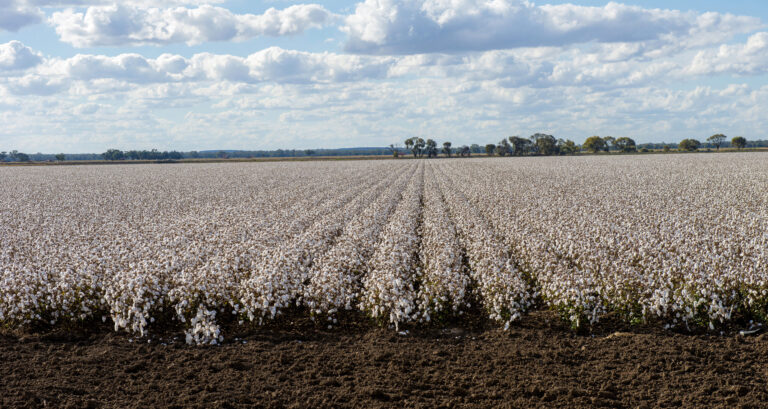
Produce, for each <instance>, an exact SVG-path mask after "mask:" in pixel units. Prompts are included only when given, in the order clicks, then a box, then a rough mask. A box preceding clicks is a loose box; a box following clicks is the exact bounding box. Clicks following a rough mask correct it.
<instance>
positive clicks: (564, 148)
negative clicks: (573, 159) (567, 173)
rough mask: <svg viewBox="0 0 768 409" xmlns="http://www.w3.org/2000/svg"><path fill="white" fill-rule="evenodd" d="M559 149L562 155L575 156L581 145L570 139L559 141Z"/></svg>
mask: <svg viewBox="0 0 768 409" xmlns="http://www.w3.org/2000/svg"><path fill="white" fill-rule="evenodd" d="M557 148H558V150H559V151H560V154H562V155H575V154H576V152H578V151H579V145H576V142H574V141H572V140H570V139H567V140H562V139H559V140H558V141H557Z"/></svg>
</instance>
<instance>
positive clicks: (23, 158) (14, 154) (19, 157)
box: [10, 151, 29, 162]
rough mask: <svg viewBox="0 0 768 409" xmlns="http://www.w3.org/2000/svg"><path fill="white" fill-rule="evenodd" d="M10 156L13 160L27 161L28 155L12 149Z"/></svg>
mask: <svg viewBox="0 0 768 409" xmlns="http://www.w3.org/2000/svg"><path fill="white" fill-rule="evenodd" d="M10 157H11V160H12V161H15V162H29V155H27V154H26V153H22V152H19V151H12V152H11V155H10Z"/></svg>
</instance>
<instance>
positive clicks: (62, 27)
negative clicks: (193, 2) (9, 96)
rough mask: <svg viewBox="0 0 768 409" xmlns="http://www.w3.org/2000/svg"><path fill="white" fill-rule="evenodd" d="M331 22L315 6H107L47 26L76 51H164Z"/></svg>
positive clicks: (70, 13)
mask: <svg viewBox="0 0 768 409" xmlns="http://www.w3.org/2000/svg"><path fill="white" fill-rule="evenodd" d="M334 19H335V16H334V14H333V13H331V12H329V11H328V10H326V9H325V8H324V7H322V6H320V5H317V4H300V5H293V6H290V7H288V8H285V9H283V10H277V9H275V8H270V9H268V10H267V11H265V12H264V13H263V14H258V15H255V14H235V13H232V12H231V11H229V10H227V9H225V8H221V7H214V6H210V5H204V6H200V7H197V8H187V7H174V8H145V7H138V6H126V5H112V6H104V7H88V8H87V9H86V10H85V12H77V11H74V10H72V9H68V10H65V11H61V12H55V13H53V15H52V17H51V18H50V19H49V22H50V23H51V24H52V25H53V26H54V27H55V29H56V32H57V33H58V34H59V36H60V38H61V40H62V41H64V42H66V43H69V44H72V45H74V46H75V47H93V46H117V45H147V44H151V45H163V44H171V43H187V44H189V45H192V44H198V43H202V42H209V41H240V40H245V39H249V38H254V37H259V36H273V37H277V36H287V35H294V34H299V33H302V32H304V31H305V30H308V29H311V28H320V27H323V26H325V25H327V24H329V23H330V22H332V21H333V20H334Z"/></svg>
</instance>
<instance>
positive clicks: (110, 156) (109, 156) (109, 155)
mask: <svg viewBox="0 0 768 409" xmlns="http://www.w3.org/2000/svg"><path fill="white" fill-rule="evenodd" d="M101 157H103V158H104V160H124V159H125V153H124V152H123V151H121V150H120V149H107V151H106V152H104V153H102V154H101Z"/></svg>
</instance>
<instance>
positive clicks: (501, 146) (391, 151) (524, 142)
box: [0, 133, 768, 162]
mask: <svg viewBox="0 0 768 409" xmlns="http://www.w3.org/2000/svg"><path fill="white" fill-rule="evenodd" d="M766 147H768V140H756V141H748V140H747V139H745V138H744V137H741V136H737V137H734V138H731V140H730V141H729V140H728V138H727V137H726V136H725V135H723V134H715V135H712V136H710V137H708V138H707V139H706V140H705V141H704V142H700V141H699V140H697V139H683V140H682V141H680V142H679V143H669V144H667V143H663V142H662V143H645V144H637V143H635V141H634V140H633V139H632V138H629V137H620V138H614V137H611V136H605V137H600V136H590V137H589V138H587V139H586V141H584V143H583V144H582V145H577V144H576V143H575V142H573V141H572V140H570V139H558V138H555V137H554V136H552V135H547V134H543V133H537V134H534V135H531V136H530V137H528V138H523V137H519V136H510V137H508V138H504V139H502V140H501V141H499V142H498V143H495V144H494V143H491V144H487V145H485V146H481V145H478V144H472V145H469V146H467V145H462V146H459V147H454V146H453V144H452V143H451V142H448V141H446V142H443V143H441V144H438V143H437V142H436V141H435V140H433V139H424V138H421V137H412V138H408V139H406V140H405V148H406V150H407V151H410V153H411V154H413V156H414V157H416V158H423V157H427V158H434V157H437V156H438V155H440V154H442V155H444V156H446V157H453V156H456V157H468V156H470V155H472V154H483V153H485V154H486V155H489V156H536V155H546V156H549V155H573V154H575V153H578V152H582V151H584V152H590V153H599V152H623V153H633V152H649V151H651V150H662V151H664V152H670V151H672V150H677V151H683V152H694V151H697V150H699V149H704V148H706V149H715V150H718V151H719V150H720V148H735V149H739V150H741V149H745V148H766ZM404 153H405V154H407V153H408V152H403V151H402V148H400V147H398V146H396V145H395V144H392V145H390V146H389V147H384V148H381V147H379V148H376V147H373V148H340V149H303V150H297V149H276V150H271V151H268V150H259V151H248V150H228V151H223V150H222V151H216V150H211V151H199V152H198V151H188V152H180V151H159V150H157V149H152V150H127V151H123V150H120V149H108V150H107V151H106V152H104V153H101V154H97V153H76V154H63V153H58V154H44V153H39V152H38V153H32V154H27V153H23V152H19V151H16V150H13V151H0V162H32V161H34V162H52V161H57V162H62V161H65V160H72V161H75V160H82V161H93V160H108V161H120V160H154V161H166V160H180V159H217V158H218V159H226V158H275V157H313V156H354V155H359V156H369V155H393V156H395V157H398V156H400V155H401V154H404Z"/></svg>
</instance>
